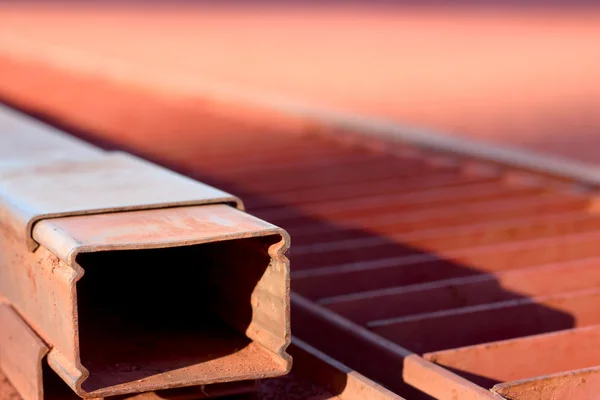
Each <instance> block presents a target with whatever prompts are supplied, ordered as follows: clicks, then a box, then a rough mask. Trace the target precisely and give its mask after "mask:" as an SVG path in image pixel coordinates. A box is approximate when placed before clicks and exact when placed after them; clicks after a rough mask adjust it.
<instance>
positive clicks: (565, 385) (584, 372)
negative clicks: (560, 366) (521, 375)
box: [492, 367, 600, 400]
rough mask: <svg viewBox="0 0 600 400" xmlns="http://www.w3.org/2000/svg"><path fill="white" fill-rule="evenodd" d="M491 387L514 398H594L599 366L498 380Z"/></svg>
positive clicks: (597, 390) (598, 386)
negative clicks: (520, 378)
mask: <svg viewBox="0 0 600 400" xmlns="http://www.w3.org/2000/svg"><path fill="white" fill-rule="evenodd" d="M492 390H493V391H494V393H498V394H499V395H501V396H504V397H505V398H506V399H515V400H545V399H552V400H572V399H577V400H595V399H597V398H598V393H600V367H592V368H585V369H580V370H576V371H568V372H561V373H558V374H553V375H546V376H540V377H537V378H530V379H524V380H521V381H514V382H506V383H501V384H498V385H496V386H494V387H493V388H492Z"/></svg>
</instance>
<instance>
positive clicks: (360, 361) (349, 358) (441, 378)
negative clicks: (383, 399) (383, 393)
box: [292, 293, 499, 400]
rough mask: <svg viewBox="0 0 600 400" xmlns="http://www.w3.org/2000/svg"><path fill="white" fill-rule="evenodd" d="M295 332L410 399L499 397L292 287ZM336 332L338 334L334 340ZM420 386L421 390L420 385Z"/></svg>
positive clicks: (473, 399) (469, 399)
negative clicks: (427, 397) (430, 397)
mask: <svg viewBox="0 0 600 400" xmlns="http://www.w3.org/2000/svg"><path fill="white" fill-rule="evenodd" d="M292 308H293V315H294V324H295V325H294V326H295V327H296V328H295V332H297V333H296V335H298V336H299V337H300V338H301V339H302V340H304V341H307V342H310V343H311V345H312V346H315V347H316V348H318V349H322V350H323V351H326V352H327V354H328V355H330V356H332V357H335V359H337V360H339V361H340V362H342V363H344V364H345V365H347V366H348V367H350V368H353V369H355V370H356V371H358V372H360V373H363V374H365V375H366V376H369V377H370V378H372V379H374V380H376V381H377V382H380V383H382V384H383V385H385V386H386V387H388V388H390V389H392V390H393V391H394V392H396V393H399V394H402V395H403V396H404V397H406V398H407V399H410V398H419V397H420V396H422V394H420V392H423V393H426V394H427V395H429V396H432V397H434V398H436V399H439V400H453V399H461V400H462V399H464V400H483V399H499V397H498V396H496V395H494V394H493V393H491V392H490V391H488V390H485V389H483V388H481V387H479V386H477V385H475V384H473V383H471V382H469V381H468V380H466V379H464V378H462V377H460V376H458V375H456V374H453V373H452V372H450V371H448V370H445V369H444V368H442V367H440V366H438V365H436V364H433V363H431V362H429V361H427V360H425V359H423V358H422V357H420V356H418V355H417V354H414V353H412V352H411V351H409V350H407V349H406V348H404V347H401V346H400V345H398V344H396V343H393V342H391V341H389V340H387V339H385V338H383V337H381V336H379V335H376V334H374V333H373V332H370V331H369V330H367V329H365V328H363V327H361V326H359V325H357V324H355V323H353V322H351V321H349V320H347V319H345V318H343V317H341V316H339V315H337V314H335V313H333V312H331V311H329V310H327V309H325V308H323V307H320V306H318V305H316V304H314V303H313V302H311V301H310V300H307V299H306V298H304V297H302V296H300V295H298V294H296V293H292ZM331 337H335V338H336V340H334V341H331V340H329V339H330V338H331ZM413 388H417V389H418V390H419V391H420V392H418V391H415V390H414V389H413Z"/></svg>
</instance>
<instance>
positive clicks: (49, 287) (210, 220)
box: [0, 205, 289, 397]
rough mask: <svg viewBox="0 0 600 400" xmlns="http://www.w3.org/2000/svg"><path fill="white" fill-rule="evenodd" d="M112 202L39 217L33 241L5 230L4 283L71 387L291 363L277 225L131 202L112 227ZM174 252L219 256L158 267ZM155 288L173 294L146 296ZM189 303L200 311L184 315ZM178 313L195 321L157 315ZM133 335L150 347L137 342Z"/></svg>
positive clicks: (112, 388)
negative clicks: (32, 246) (98, 209)
mask: <svg viewBox="0 0 600 400" xmlns="http://www.w3.org/2000/svg"><path fill="white" fill-rule="evenodd" d="M204 207H207V208H206V209H205V208H204ZM219 207H221V208H219ZM120 214H121V213H113V214H110V215H109V216H108V218H103V215H92V216H76V217H64V218H55V219H50V220H45V221H42V222H40V223H38V224H37V225H36V227H35V228H34V238H35V239H36V240H37V241H39V243H40V248H39V249H38V250H37V251H36V252H35V253H31V252H29V251H28V250H27V249H26V247H25V246H24V245H19V241H18V240H17V239H15V238H11V236H10V235H8V234H5V239H4V240H3V254H4V255H3V264H2V270H1V272H0V273H1V274H2V279H0V289H1V290H2V293H3V294H4V295H5V296H6V297H7V299H9V300H10V301H11V302H12V303H13V304H14V305H15V307H16V308H17V309H18V310H19V312H21V313H22V315H24V316H25V317H26V318H27V319H28V321H30V324H31V325H32V326H33V327H34V329H35V330H36V331H37V332H38V333H39V335H40V336H41V337H42V338H44V339H45V340H46V341H47V342H49V343H51V344H52V350H51V351H50V353H49V355H48V361H49V363H50V366H51V367H52V368H53V369H54V370H55V371H56V372H57V373H58V374H59V375H61V377H62V378H63V379H64V380H65V381H66V382H67V383H68V384H69V385H70V386H71V387H72V388H73V390H75V391H76V392H77V393H79V394H81V395H86V396H88V397H89V396H96V397H98V396H108V395H117V394H124V393H132V392H141V391H147V390H148V389H152V388H161V387H163V388H164V387H173V386H189V385H194V384H210V383H216V382H223V381H229V380H246V379H250V378H263V377H268V376H276V375H281V374H284V373H285V372H286V371H287V370H288V368H289V359H288V357H287V356H286V354H285V348H286V346H287V344H288V342H289V316H288V313H289V311H288V310H289V305H288V300H287V298H288V294H287V291H288V290H289V286H288V285H289V283H288V282H289V276H288V272H287V267H286V265H287V259H286V258H285V256H284V255H283V253H284V252H285V251H286V249H287V239H286V238H287V236H286V234H285V233H284V232H283V231H282V230H280V229H278V228H276V227H274V226H272V225H269V224H266V223H264V222H262V221H260V220H257V219H255V218H253V217H250V216H249V215H247V214H244V213H242V212H240V211H237V210H235V209H234V208H231V207H229V206H226V205H222V206H201V207H183V208H169V209H162V210H147V211H131V212H129V213H125V214H127V215H125V216H122V217H123V218H124V223H122V224H121V227H122V228H121V229H120V230H119V229H112V228H114V227H117V228H118V227H119V224H113V222H114V221H115V220H117V219H119V217H121V215H120ZM182 246H184V247H182ZM19 249H22V250H19ZM50 249H51V250H50ZM228 249H229V250H228ZM233 249H236V250H235V251H234V250H233ZM236 251H237V253H236ZM54 252H55V253H54ZM221 252H224V253H221ZM263 252H264V255H263V254H262V253H263ZM239 257H242V258H239ZM178 258H181V259H189V260H197V261H196V262H198V263H208V265H209V266H210V265H215V266H216V265H218V266H219V267H218V268H216V267H212V268H209V269H206V270H204V271H202V270H201V271H199V272H194V271H193V270H190V269H189V267H188V268H185V265H183V266H182V267H180V268H179V269H180V273H179V274H175V275H170V274H165V273H164V272H162V268H161V265H163V264H165V263H169V262H173V260H177V259H178ZM203 260H204V261H203ZM240 263H242V265H243V266H244V267H243V268H241V267H238V264H240ZM84 272H85V275H84ZM115 277H117V279H116V281H115ZM140 279H141V281H140ZM181 280H184V281H185V282H180V281H181ZM203 281H204V283H203ZM137 282H143V283H144V284H143V285H142V286H140V285H139V283H137ZM208 282H210V284H209V286H207V283H208ZM106 285H110V287H111V288H112V289H111V293H110V294H108V293H105V287H107V286H106ZM188 286H189V287H188ZM136 287H137V289H136ZM211 287H212V288H213V289H212V290H211ZM169 288H171V289H169ZM176 288H177V291H175V292H174V290H175V289H176ZM215 288H217V290H218V291H217V292H215V291H214V290H215ZM152 290H156V291H160V292H163V293H164V295H165V296H166V297H167V298H169V301H168V302H165V300H162V299H155V300H151V297H148V296H150V294H151V293H152ZM196 291H199V292H200V294H196V295H194V296H192V293H195V292H196ZM103 293H105V294H103ZM211 293H212V294H211ZM211 296H213V297H211ZM192 307H200V308H198V309H199V310H200V309H205V310H204V311H203V313H204V314H206V316H204V317H196V318H193V317H190V316H188V315H187V313H191V312H192V310H193V308H192ZM147 309H150V310H153V312H154V313H155V315H154V316H153V315H146V314H147V312H146V311H144V310H147ZM171 309H172V311H171V313H172V314H173V315H172V316H171V317H168V316H166V315H165V316H162V315H163V313H165V312H167V311H168V310H171ZM210 315H215V318H217V319H216V320H215V321H212V320H211V319H210V318H209V316H210ZM182 318H185V319H190V320H191V322H189V323H186V324H184V325H182V326H181V327H179V326H178V325H177V324H175V325H174V326H173V329H172V330H166V331H163V329H162V328H161V327H160V326H161V325H160V324H161V323H162V324H165V326H169V324H174V323H175V321H178V320H179V319H182ZM220 320H222V321H226V322H227V324H228V325H227V326H232V327H234V328H235V329H231V328H227V327H226V326H225V325H223V324H222V323H220V322H219V321H220ZM202 321H204V322H202ZM178 324H181V322H178ZM219 324H221V325H222V326H221V325H219ZM106 329H108V331H106ZM186 332H188V333H186ZM236 332H240V334H238V333H236ZM141 337H143V338H144V343H146V344H145V345H144V346H145V348H146V346H149V347H147V348H148V349H153V350H152V351H149V350H148V349H147V350H145V351H144V352H142V353H140V350H141V348H140V347H139V346H140V345H139V344H137V343H138V342H139V340H140V338H141ZM184 354H185V357H183V355H184ZM210 354H214V355H213V356H209V355H210ZM217 354H218V357H216V355H217ZM225 366H227V368H226V369H224V368H225ZM142 378H143V379H142Z"/></svg>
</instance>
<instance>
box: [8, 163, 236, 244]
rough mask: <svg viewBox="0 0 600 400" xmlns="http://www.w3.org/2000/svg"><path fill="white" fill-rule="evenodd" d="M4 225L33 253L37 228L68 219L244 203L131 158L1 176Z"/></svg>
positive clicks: (56, 165)
mask: <svg viewBox="0 0 600 400" xmlns="http://www.w3.org/2000/svg"><path fill="white" fill-rule="evenodd" d="M0 201H1V202H2V203H1V204H0V206H1V207H2V215H3V220H4V223H5V224H7V225H9V226H10V229H13V230H14V231H15V232H16V233H17V234H18V235H20V236H21V237H22V238H23V240H26V241H27V246H28V247H29V249H31V250H32V249H34V248H35V247H36V243H35V241H34V240H33V238H32V236H31V234H32V229H33V225H34V224H35V223H36V222H38V221H40V220H42V219H48V218H56V217H64V216H68V215H84V214H98V213H105V212H115V211H126V210H136V209H149V208H161V207H173V206H182V205H199V204H211V203H212V204H214V203H230V204H236V205H238V206H239V207H241V206H242V203H241V201H240V200H239V199H237V198H236V197H234V196H231V195H230V194H228V193H225V192H223V191H221V190H219V189H216V188H213V187H210V186H208V185H205V184H203V183H200V182H197V181H194V180H192V179H189V178H186V177H184V176H181V175H179V174H176V173H174V172H172V171H169V170H166V169H164V168H160V167H158V166H156V165H153V164H151V163H149V162H146V161H142V160H140V159H138V158H136V157H133V156H130V155H128V154H125V153H109V154H107V155H105V156H104V157H101V158H99V159H96V160H86V161H81V160H79V161H76V160H74V161H71V160H70V161H57V162H54V163H51V164H42V165H38V166H36V165H29V166H26V167H23V168H18V169H10V170H5V171H0Z"/></svg>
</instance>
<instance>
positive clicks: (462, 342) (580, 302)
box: [367, 288, 600, 353]
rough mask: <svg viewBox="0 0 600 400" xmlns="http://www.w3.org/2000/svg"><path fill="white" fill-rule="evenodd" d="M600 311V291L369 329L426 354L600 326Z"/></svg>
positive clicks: (469, 309) (379, 323)
mask: <svg viewBox="0 0 600 400" xmlns="http://www.w3.org/2000/svg"><path fill="white" fill-rule="evenodd" d="M598 307H600V289H598V288H594V289H588V290H583V291H578V292H569V293H565V294H558V295H552V296H543V297H534V298H523V299H518V300H511V301H505V302H499V303H492V304H484V305H480V306H472V307H464V308H457V309H453V310H444V311H439V312H433V313H427V314H417V315H411V316H407V317H400V318H392V319H387V320H378V321H371V322H369V323H367V327H368V328H369V329H370V330H372V331H373V332H375V333H377V334H380V335H382V336H383V337H386V338H388V339H389V340H392V341H394V342H396V343H399V344H401V345H403V346H406V347H408V348H410V349H413V350H414V351H416V352H419V353H425V352H433V351H438V350H444V349H449V348H455V347H462V346H468V345H474V344H479V343H485V342H492V341H497V340H503V339H511V338H515V337H519V336H528V335H535V334H540V333H547V332H552V331H558V330H562V329H568V328H573V327H583V326H588V325H594V324H598V323H600V315H598V313H597V310H598ZM441 332H443V335H441V334H440V333H441Z"/></svg>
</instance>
